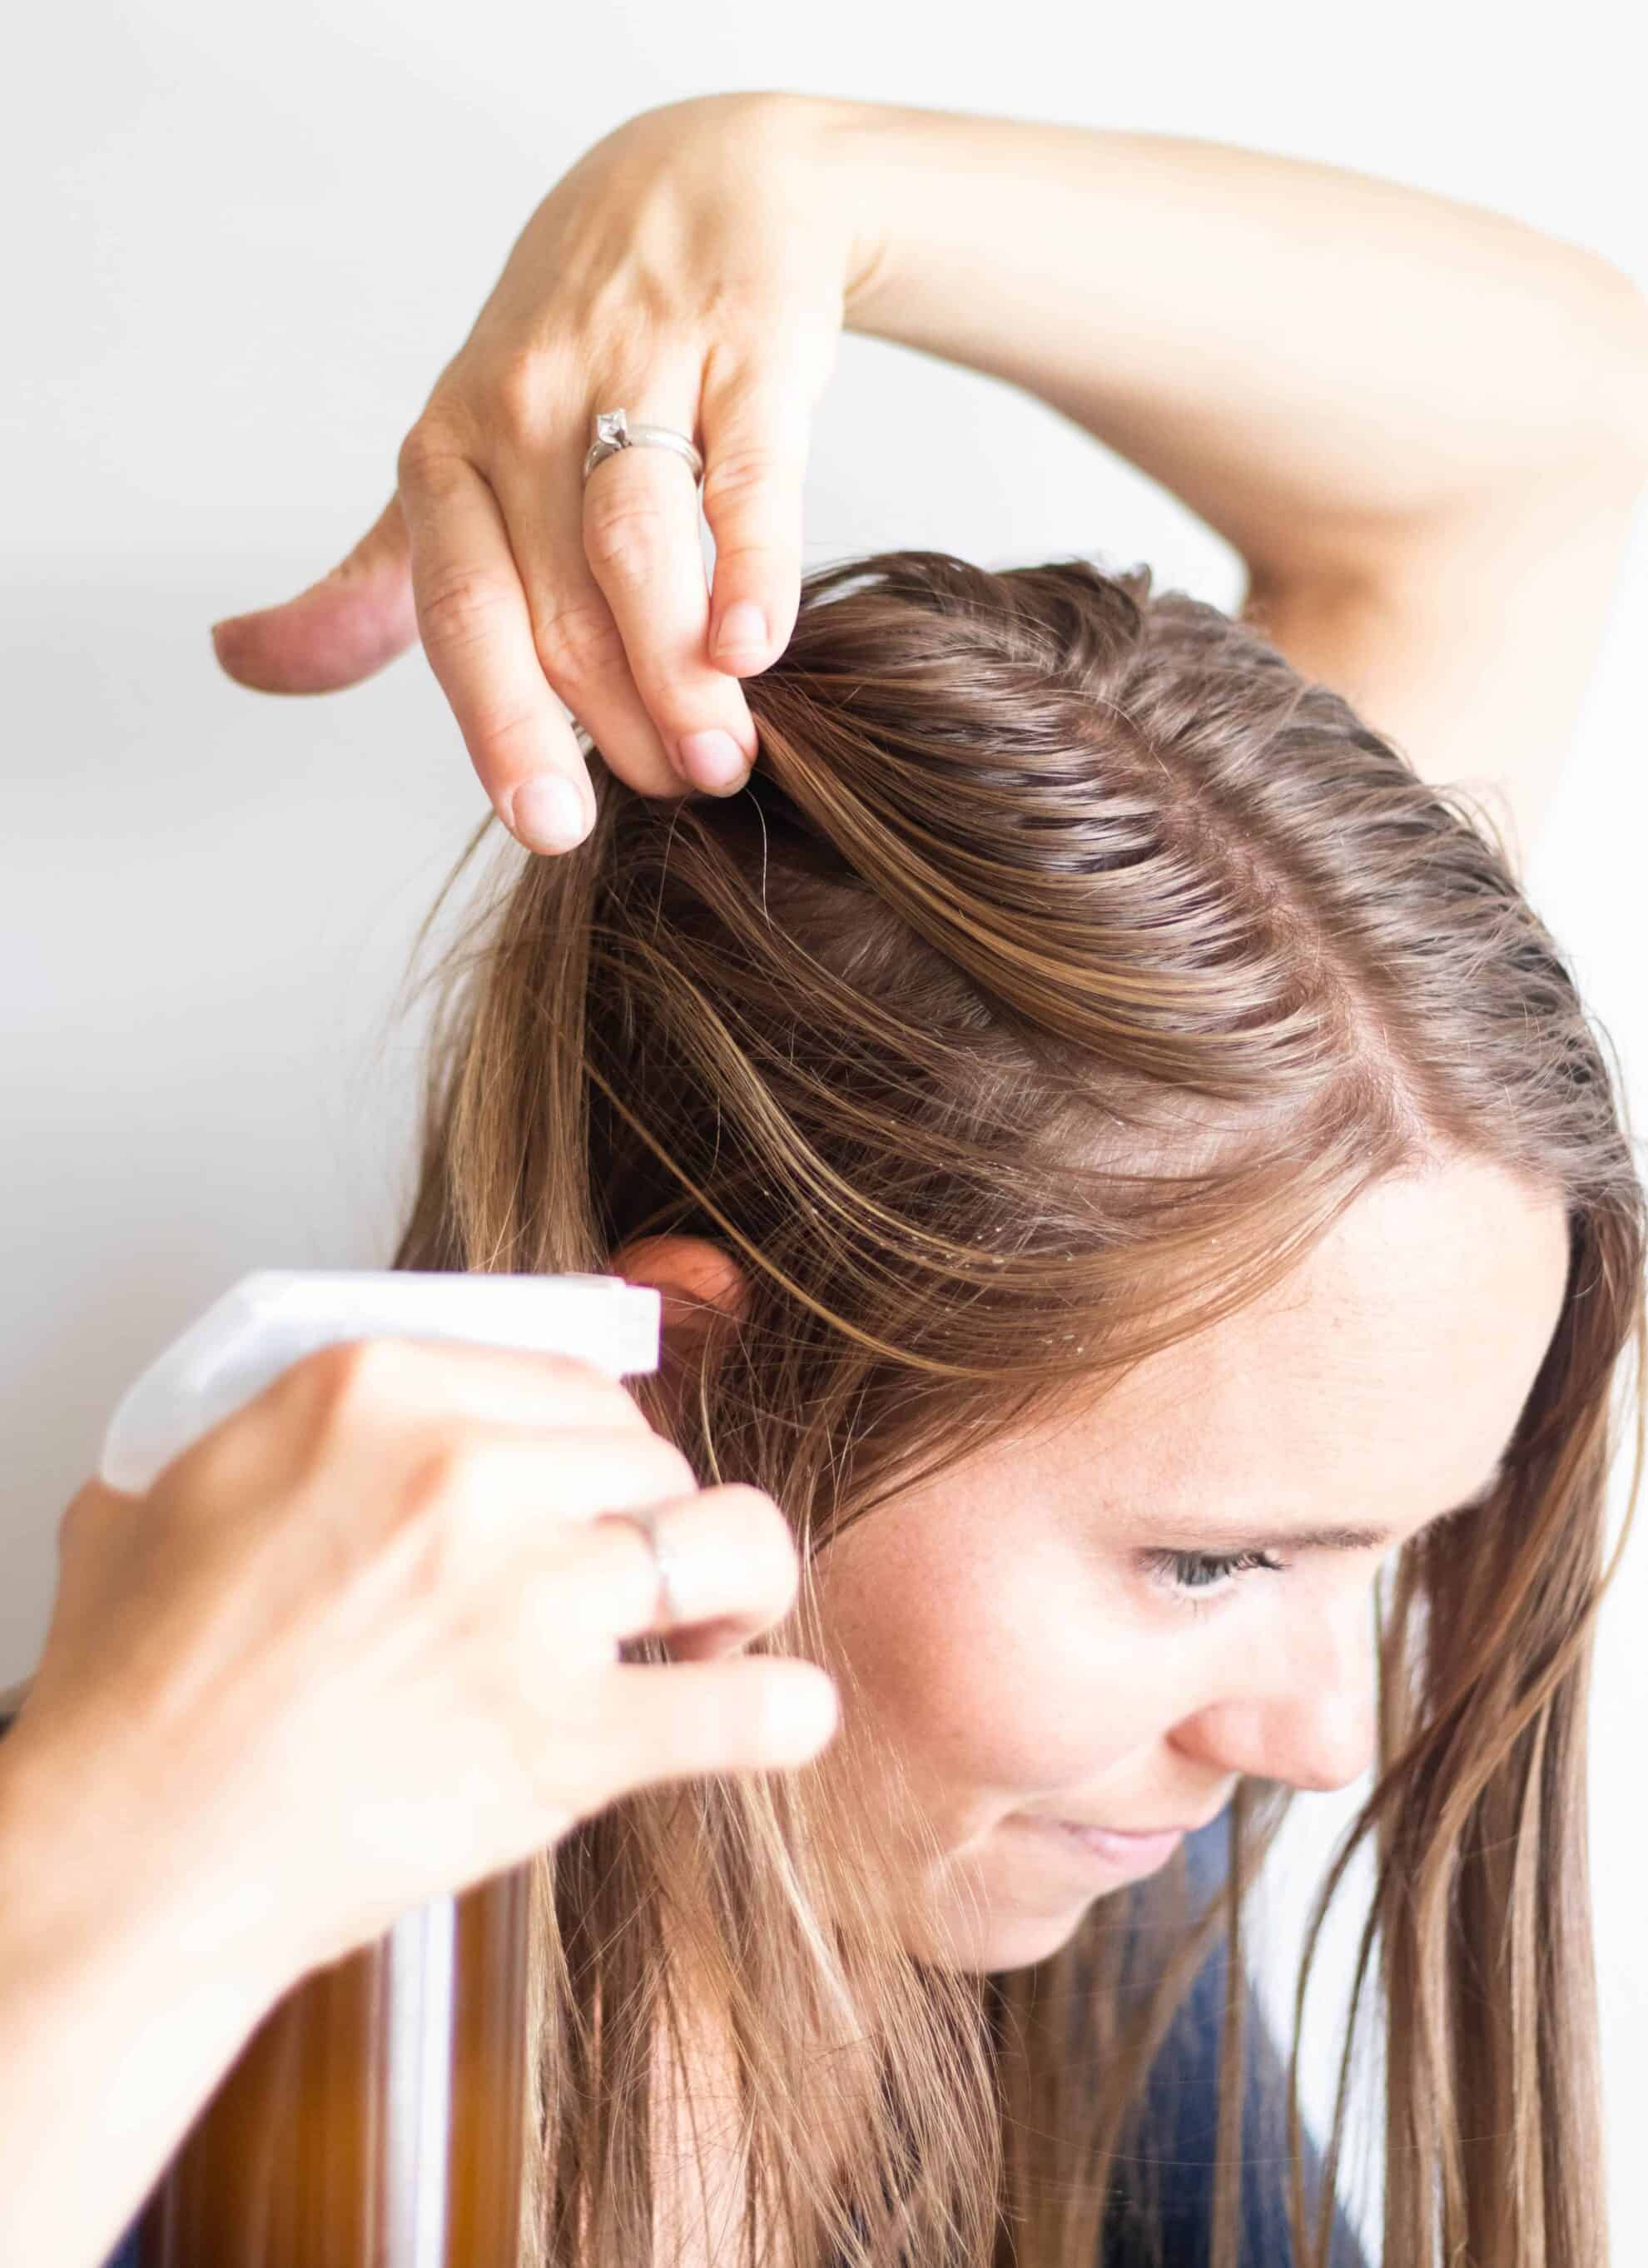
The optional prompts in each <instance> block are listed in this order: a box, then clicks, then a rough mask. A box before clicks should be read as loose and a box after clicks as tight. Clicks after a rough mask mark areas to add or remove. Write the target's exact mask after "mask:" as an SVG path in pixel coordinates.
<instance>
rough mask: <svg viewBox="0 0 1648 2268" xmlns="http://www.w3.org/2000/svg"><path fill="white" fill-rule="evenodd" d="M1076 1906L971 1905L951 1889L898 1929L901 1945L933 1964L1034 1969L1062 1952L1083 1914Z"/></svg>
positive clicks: (981, 1971)
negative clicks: (931, 1907)
mask: <svg viewBox="0 0 1648 2268" xmlns="http://www.w3.org/2000/svg"><path fill="white" fill-rule="evenodd" d="M1093 1903H1094V1902H1093V1900H1092V1899H1091V1898H1090V1899H1088V1900H1087V1901H1086V1902H1085V1904H1081V1905H1071V1906H1065V1907H1063V1908H1062V1909H1060V1910H1058V1911H1045V1910H1044V1911H1040V1912H1036V1911H1027V1910H1026V1909H1025V1908H1023V1907H1018V1908H1015V1907H1012V1906H1008V1905H1003V1904H989V1903H987V1902H983V1901H981V1902H980V1903H978V1904H973V1903H972V1902H970V1901H968V1900H966V1899H958V1898H957V1897H955V1896H953V1895H952V1896H950V1897H949V1898H948V1899H946V1900H945V1901H944V1902H943V1904H942V1905H940V1906H939V1907H938V1909H937V1910H936V1911H931V1912H930V1913H929V1914H928V1915H927V1916H926V1917H925V1918H923V1920H922V1921H920V1922H919V1923H913V1924H911V1925H910V1926H908V1927H907V1928H906V1929H905V1930H904V1932H903V1933H902V1934H903V1940H904V1945H905V1948H906V1950H907V1951H909V1953H910V1954H912V1955H914V1956H915V1958H916V1960H918V1961H925V1962H930V1963H931V1965H932V1966H933V1967H934V1968H938V1969H960V1970H970V1971H972V1972H973V1973H974V1974H975V1975H977V1976H982V1977H993V1976H997V1975H999V1974H1000V1973H1001V1972H1002V1971H1003V1970H1009V1969H1034V1967H1035V1965H1036V1963H1037V1962H1041V1961H1047V1960H1050V1959H1051V1957H1052V1956H1053V1955H1054V1954H1056V1953H1062V1952H1063V1949H1064V1948H1065V1947H1066V1946H1067V1945H1068V1944H1069V1943H1070V1940H1071V1938H1073V1937H1074V1936H1075V1934H1076V1933H1077V1931H1078V1929H1079V1928H1080V1927H1081V1925H1082V1923H1083V1921H1084V1920H1085V1918H1086V1915H1087V1911H1088V1907H1089V1906H1091V1905H1092V1904H1093Z"/></svg>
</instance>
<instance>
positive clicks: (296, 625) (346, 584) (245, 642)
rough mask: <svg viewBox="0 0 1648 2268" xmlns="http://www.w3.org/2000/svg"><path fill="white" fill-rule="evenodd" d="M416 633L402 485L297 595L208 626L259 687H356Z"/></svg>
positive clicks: (241, 678)
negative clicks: (337, 561)
mask: <svg viewBox="0 0 1648 2268" xmlns="http://www.w3.org/2000/svg"><path fill="white" fill-rule="evenodd" d="M416 637H417V611H416V606H415V605H414V602H413V595H412V570H411V554H410V550H409V547H408V541H407V531H406V521H405V519H404V518H403V516H402V514H401V497H400V492H399V490H397V491H396V493H395V494H394V496H392V497H390V499H389V501H388V503H387V504H386V505H385V506H384V508H383V511H382V512H381V513H380V514H379V518H378V519H376V520H375V521H374V522H373V524H372V527H370V528H369V529H368V530H367V532H366V534H364V535H363V536H362V538H361V540H360V541H359V542H358V543H357V545H356V546H355V549H353V551H351V552H350V553H349V557H348V558H347V559H345V560H344V561H343V562H342V564H341V565H339V566H336V567H335V568H334V569H333V570H332V571H331V573H330V574H329V575H324V576H322V577H321V578H320V581H319V582H318V583H312V584H311V585H309V587H308V589H307V590H306V591H300V592H299V593H298V595H297V597H296V598H294V599H284V600H281V602H280V603H279V604H278V605H276V606H273V607H260V608H257V609H256V610H255V611H254V613H252V614H249V615H226V616H225V617H224V620H223V621H222V622H214V623H213V624H212V631H211V638H212V646H213V649H214V651H215V652H216V653H217V659H218V661H219V662H220V663H221V664H222V666H223V667H224V670H226V671H227V673H228V674H229V675H230V676H231V677H232V678H233V679H234V680H235V682H236V683H237V684H239V685H249V686H251V687H252V688H253V689H254V690H255V691H257V692H259V693H331V692H335V690H336V689H338V687H340V686H343V685H358V684H359V682H360V681H361V680H362V678H364V677H370V676H371V675H372V673H373V671H374V670H379V669H381V668H382V667H383V666H384V665H385V664H386V662H391V661H393V660H394V658H395V656H396V655H397V654H398V653H404V652H406V649H407V648H408V646H409V645H410V644H413V642H414V641H415V640H416Z"/></svg>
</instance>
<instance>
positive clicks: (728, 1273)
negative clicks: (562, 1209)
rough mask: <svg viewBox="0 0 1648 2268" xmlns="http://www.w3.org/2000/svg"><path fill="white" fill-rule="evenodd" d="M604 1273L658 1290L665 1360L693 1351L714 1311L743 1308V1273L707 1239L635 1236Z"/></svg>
mask: <svg viewBox="0 0 1648 2268" xmlns="http://www.w3.org/2000/svg"><path fill="white" fill-rule="evenodd" d="M608 1272H609V1273H610V1274H612V1275H614V1276H622V1278H623V1279H624V1281H625V1282H626V1283H628V1284H648V1285H651V1286H652V1288H653V1289H654V1290H655V1291H657V1292H661V1293H662V1295H663V1301H664V1307H663V1316H662V1330H661V1338H662V1344H661V1346H660V1349H659V1352H660V1355H661V1356H662V1357H663V1359H665V1360H666V1361H667V1362H670V1363H674V1362H680V1361H685V1360H687V1359H689V1358H690V1357H692V1356H693V1355H695V1353H696V1352H697V1351H699V1349H700V1347H701V1345H702V1343H703V1339H704V1337H705V1336H706V1335H707V1333H708V1332H709V1330H710V1328H711V1326H712V1325H713V1324H714V1322H716V1320H717V1315H720V1314H731V1315H740V1314H743V1312H744V1301H745V1285H744V1271H743V1270H742V1269H741V1268H740V1267H739V1263H738V1262H737V1261H736V1260H735V1259H734V1258H733V1257H732V1254H731V1253H730V1252H728V1251H727V1250H726V1249H725V1247H724V1246H722V1245H719V1244H712V1243H711V1242H710V1240H709V1238H708V1237H703V1236H643V1237H637V1238H636V1241H635V1242H634V1243H632V1244H626V1245H625V1246H624V1247H623V1248H622V1250H620V1251H619V1252H617V1253H616V1254H614V1257H613V1258H612V1260H611V1261H610V1262H609V1263H608Z"/></svg>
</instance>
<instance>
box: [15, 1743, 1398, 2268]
mask: <svg viewBox="0 0 1648 2268" xmlns="http://www.w3.org/2000/svg"><path fill="white" fill-rule="evenodd" d="M8 1721H9V1720H6V1719H0V1732H4V1727H5V1723H6V1722H8ZM1186 1852H1187V1856H1188V1861H1189V1865H1190V1869H1191V1878H1192V1881H1193V1882H1194V1883H1195V1885H1196V1892H1197V1895H1198V1896H1199V1897H1202V1898H1205V1897H1206V1896H1209V1895H1210V1892H1211V1890H1212V1889H1213V1888H1214V1886H1215V1885H1216V1884H1217V1882H1218V1881H1219V1880H1220V1879H1221V1878H1222V1876H1223V1874H1224V1870H1225V1866H1226V1864H1227V1861H1228V1818H1227V1815H1221V1816H1220V1817H1219V1818H1218V1819H1216V1820H1215V1821H1214V1822H1213V1823H1212V1824H1211V1826H1210V1827H1206V1828H1203V1830H1202V1831H1201V1832H1200V1833H1199V1834H1197V1835H1195V1836H1193V1837H1191V1838H1190V1841H1189V1843H1188V1845H1186ZM1224 2005H1225V1951H1224V1948H1223V1947H1220V1948H1218V1949H1216V1951H1215V1953H1214V1955H1212V1957H1211V1958H1210V1960H1209V1961H1208V1962H1206V1964H1205V1965H1204V1967H1203V1969H1202V1970H1201V1972H1200V1973H1199V1975H1198V1976H1197V1977H1196V1983H1195V1985H1194V1986H1193V1987H1192V1989H1191V1991H1190V1993H1189V1995H1188V1998H1187V1999H1186V2001H1185V2003H1184V2006H1183V2007H1182V2008H1181V2010H1180V2012H1179V2014H1178V2015H1177V2017H1176V2018H1175V2019H1174V2021H1173V2027H1172V2029H1170V2030H1169V2032H1168V2034H1167V2036H1166V2040H1165V2041H1164V2042H1163V2043H1162V2047H1161V2050H1160V2052H1159V2055H1158V2058H1157V2060H1156V2062H1155V2063H1154V2064H1153V2065H1152V2066H1151V2075H1150V2079H1149V2081H1148V2082H1147V2085H1148V2091H1149V2095H1150V2099H1151V2109H1152V2111H1153V2112H1155V2113H1156V2114H1157V2115H1158V2117H1159V2122H1160V2123H1159V2124H1156V2125H1155V2127H1154V2132H1155V2134H1156V2135H1157V2136H1158V2137H1159V2138H1160V2139H1159V2142H1158V2146H1157V2147H1158V2148H1159V2156H1158V2158H1157V2161H1156V2162H1157V2165H1158V2168H1159V2183H1160V2198H1161V2215H1162V2236H1163V2257H1162V2268H1206V2264H1207V2261H1208V2257H1209V2249H1210V2244H1211V2241H1212V2227H1213V2160H1214V2143H1215V2139H1216V2137H1217V2132H1218V2051H1219V2036H1220V2033H1221V2030H1222V2029H1223V2012H1224ZM1245 2036H1246V2041H1247V2082H1246V2086H1247V2091H1246V2095H1245V2098H1244V2102H1243V2117H1242V2126H1243V2142H1242V2147H1243V2163H1242V2192H1241V2195H1242V2211H1241V2229H1242V2237H1241V2255H1240V2268H1292V2263H1293V2257H1294V2256H1293V2250H1292V2245H1291V2240H1290V2237H1289V2234H1288V2221H1287V2187H1288V2168H1287V2164H1286V2161H1285V2159H1284V2155H1283V2145H1284V2139H1285V2135H1283V2136H1282V2137H1277V2136H1276V2133H1275V2130H1274V2123H1272V2124H1271V2125H1270V2126H1269V2127H1268V2128H1267V2126H1266V2125H1264V2124H1262V2120H1261V2106H1262V2102H1264V2101H1265V2100H1267V2099H1269V2101H1272V2102H1274V2100H1275V2098H1276V2092H1277V2090H1278V2089H1280V2088H1284V2084H1285V2065H1284V2061H1283V2058H1282V2056H1281V2054H1280V2052H1279V2051H1278V2049H1277V2047H1276V2042H1275V2040H1274V2039H1273V2038H1272V2036H1271V2035H1270V2032H1269V2029H1268V2026H1267V2024H1266V2021H1265V2017H1264V2014H1263V2012H1262V2008H1261V2007H1260V2004H1259V2000H1258V1998H1257V1996H1256V1994H1255V1993H1254V1991H1253V1988H1252V1986H1251V1985H1250V1986H1249V1987H1248V1990H1247V2017H1246V2025H1245ZM1271 2117H1272V2121H1273V2122H1274V2113H1272V2114H1271ZM1304 2175H1305V2190H1306V2197H1307V2198H1309V2199H1311V2200H1314V2198H1316V2197H1317V2196H1318V2194H1319V2193H1320V2190H1321V2158H1320V2156H1319V2154H1318V2153H1317V2151H1316V2148H1315V2147H1314V2145H1313V2143H1312V2141H1311V2140H1310V2138H1309V2136H1308V2135H1306V2147H1305V2151H1304ZM138 2217H139V2218H141V2214H139V2216H138ZM1330 2257H1331V2260H1332V2268H1369V2263H1368V2260H1367V2257H1366V2255H1365V2253H1364V2251H1363V2250H1362V2248H1361V2246H1360V2244H1359V2243H1358V2242H1357V2237H1356V2235H1355V2232H1354V2231H1353V2229H1352V2228H1351V2227H1350V2222H1349V2220H1347V2219H1346V2217H1345V2215H1344V2213H1343V2209H1342V2208H1340V2207H1339V2206H1338V2205H1335V2213H1334V2228H1333V2241H1332V2249H1331V2255H1330ZM105 2268H139V2262H138V2257H137V2235H136V2220H134V2221H133V2224H132V2226H131V2228H129V2229H128V2231H127V2233H126V2235H125V2236H124V2238H123V2239H122V2241H121V2243H120V2245H119V2246H118V2247H117V2248H116V2250H115V2251H114V2253H113V2254H112V2255H111V2257H110V2258H109V2259H108V2261H107V2263H106V2264H105ZM198 2268H208V2264H206V2263H204V2262H202V2263H200V2264H198ZM210 2268H239V2264H237V2263H234V2262H229V2261H224V2262H222V2263H217V2262H214V2263H211V2264H210ZM1095 2268H1152V2264H1151V2262H1150V2261H1149V2260H1148V2258H1147V2256H1146V2254H1145V2252H1144V2249H1143V2243H1142V2240H1141V2239H1140V2238H1139V2237H1138V2236H1137V2235H1131V2234H1129V2230H1128V2228H1126V2227H1125V2226H1124V2225H1122V2223H1120V2222H1119V2221H1118V2222H1116V2223H1115V2224H1113V2225H1112V2226H1110V2227H1108V2228H1107V2230H1106V2232H1105V2235H1104V2240H1103V2243H1102V2246H1101V2250H1100V2259H1099V2261H1098V2262H1097V2263H1096V2264H1095Z"/></svg>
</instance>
